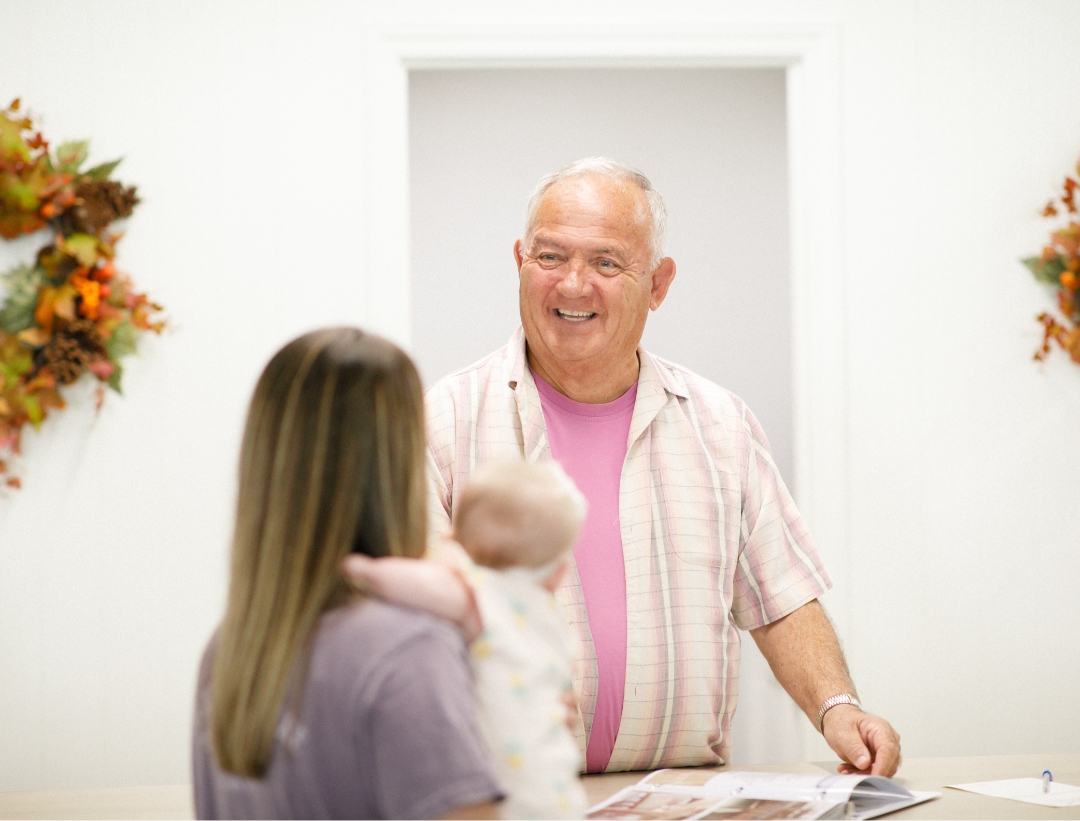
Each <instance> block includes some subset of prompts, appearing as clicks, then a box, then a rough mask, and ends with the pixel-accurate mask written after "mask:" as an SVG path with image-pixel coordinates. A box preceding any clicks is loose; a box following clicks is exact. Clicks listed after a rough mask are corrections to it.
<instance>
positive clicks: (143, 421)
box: [0, 0, 1080, 790]
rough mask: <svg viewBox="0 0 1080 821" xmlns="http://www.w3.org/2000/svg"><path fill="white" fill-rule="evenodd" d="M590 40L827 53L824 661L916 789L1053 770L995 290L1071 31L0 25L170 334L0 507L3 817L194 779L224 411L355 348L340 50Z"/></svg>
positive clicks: (1056, 599) (1018, 246)
mask: <svg viewBox="0 0 1080 821" xmlns="http://www.w3.org/2000/svg"><path fill="white" fill-rule="evenodd" d="M613 20H618V21H619V25H620V26H631V27H632V26H641V27H646V28H648V29H650V30H655V31H657V32H658V33H663V32H665V31H668V30H672V29H679V28H680V27H681V28H683V29H687V30H691V31H694V30H705V29H707V28H708V27H711V26H718V27H724V26H732V25H734V26H745V27H750V28H762V27H767V26H770V25H773V24H781V25H784V26H788V27H798V26H799V25H801V24H803V23H806V22H811V23H818V22H825V23H830V24H836V25H837V26H839V28H840V31H841V42H842V52H841V57H840V59H841V64H842V65H841V70H842V76H843V78H844V79H843V88H842V90H841V91H842V105H843V122H842V128H843V150H844V154H843V186H844V214H845V215H844V237H845V239H844V268H845V277H846V280H847V290H846V306H845V310H846V321H845V332H846V335H847V339H848V359H847V362H846V363H845V367H846V370H847V373H848V385H849V412H848V417H849V424H850V438H849V455H848V458H849V462H850V476H851V487H850V489H849V492H848V496H849V499H850V505H851V507H850V512H849V519H848V527H849V532H850V541H851V545H852V547H851V567H850V568H848V569H847V571H848V573H849V576H850V578H851V579H852V584H851V585H850V589H848V590H846V591H837V595H844V596H849V597H850V603H851V604H850V610H851V613H852V618H851V619H850V625H849V626H848V627H846V628H845V631H844V635H843V639H844V641H845V644H846V647H847V651H848V657H849V660H850V662H851V666H852V668H853V671H854V673H855V676H856V681H857V682H858V684H859V688H860V692H861V695H862V696H863V698H864V701H865V702H866V704H867V706H868V707H869V708H871V709H873V710H876V711H878V712H880V713H882V714H884V715H886V716H888V717H889V718H890V719H891V720H892V721H893V722H894V723H895V724H896V726H897V728H898V729H899V730H900V732H901V734H902V736H903V741H904V753H905V756H907V757H909V758H911V757H919V756H933V755H981V754H1005V753H1036V752H1077V751H1080V712H1078V711H1077V709H1076V682H1077V681H1080V630H1077V629H1076V627H1077V625H1078V624H1080V597H1078V596H1077V595H1076V582H1077V579H1078V578H1080V550H1078V549H1077V548H1078V546H1080V519H1078V518H1077V517H1076V515H1075V510H1076V502H1075V495H1076V494H1075V488H1076V483H1077V478H1078V474H1077V454H1078V453H1080V426H1077V424H1076V419H1077V418H1078V416H1080V372H1078V370H1077V367H1076V366H1075V365H1073V364H1071V363H1069V362H1067V361H1065V360H1064V359H1063V358H1062V357H1061V356H1060V355H1059V354H1055V356H1054V357H1053V358H1052V359H1051V361H1050V362H1049V363H1047V365H1045V366H1037V365H1036V364H1034V363H1033V362H1032V361H1031V354H1032V352H1033V351H1034V349H1035V346H1036V344H1037V342H1038V338H1039V328H1038V326H1037V325H1036V323H1035V321H1034V316H1035V315H1036V314H1037V313H1039V312H1040V311H1042V310H1046V309H1048V308H1050V307H1051V306H1052V299H1051V297H1050V295H1048V294H1047V293H1046V292H1045V291H1044V290H1043V288H1042V287H1041V286H1038V285H1037V284H1035V283H1034V282H1032V281H1031V278H1030V275H1029V274H1028V273H1027V272H1026V270H1025V269H1023V268H1022V267H1021V266H1020V265H1019V263H1018V262H1017V259H1018V258H1019V257H1021V256H1026V255H1030V254H1032V253H1036V252H1037V250H1038V249H1039V248H1040V247H1041V245H1042V243H1043V241H1044V239H1045V236H1046V231H1047V227H1048V226H1047V225H1046V224H1045V223H1044V222H1043V221H1042V220H1040V218H1039V217H1038V211H1039V209H1040V208H1041V206H1042V204H1043V203H1044V202H1045V201H1046V200H1047V199H1048V198H1049V197H1050V196H1051V195H1052V194H1053V192H1054V190H1055V189H1056V188H1057V186H1058V184H1059V183H1060V180H1061V177H1062V175H1063V174H1064V173H1066V172H1068V171H1070V170H1071V169H1072V168H1073V164H1074V162H1075V160H1076V156H1077V153H1078V152H1080V109H1077V108H1076V107H1075V106H1072V105H1070V104H1069V101H1070V100H1071V99H1073V97H1074V96H1075V89H1076V88H1077V87H1078V86H1080V64H1078V63H1077V61H1076V60H1075V56H1074V55H1075V43H1076V42H1077V40H1078V39H1080V5H1077V4H1076V3H1075V2H1071V0H1043V2H1040V3H1030V2H1027V0H993V2H988V0H942V2H935V3H921V2H916V1H915V0H881V2H875V3H864V2H859V0H804V1H800V2H795V0H791V1H790V2H788V0H762V1H761V2H758V3H753V4H749V3H741V2H711V1H708V2H707V1H706V0H673V2H670V3H665V4H662V5H657V4H655V3H647V2H638V1H637V0H620V2H618V3H616V2H614V1H613V0H595V2H590V3H581V2H562V0H555V2H552V3H549V4H546V5H545V7H544V8H543V10H542V12H541V11H539V10H537V11H535V12H534V11H532V10H531V9H530V8H528V7H524V6H519V5H516V4H505V3H497V2H491V1H489V0H484V1H483V2H482V1H481V0H459V1H458V2H454V3H445V2H438V3H436V2H417V0H399V2H395V3H382V2H346V0H341V2H336V1H335V0H327V2H322V3H318V4H308V3H299V2H293V1H292V0H280V2H272V3H263V2H242V0H236V2H231V3H228V4H221V3H210V2H195V1H194V0H191V1H190V2H183V3H180V2H159V3H136V2H130V1H129V0H94V2H91V1H90V0H66V1H65V2H60V1H59V0H8V2H7V3H5V6H4V25H3V26H2V27H0V99H2V100H3V101H4V102H5V103H6V101H7V100H8V99H10V98H12V97H15V96H17V95H21V96H22V97H23V98H24V100H25V101H26V103H27V105H28V106H30V107H31V108H32V109H34V110H37V111H39V112H42V113H43V114H45V115H46V120H45V125H46V128H47V133H48V134H50V135H53V136H54V138H56V139H64V138H67V137H76V138H77V137H82V136H90V137H93V138H94V146H93V149H94V153H93V157H94V158H100V159H108V158H112V157H115V156H118V155H121V154H122V155H124V156H125V158H126V159H125V161H124V165H122V166H121V169H120V176H121V178H122V179H124V180H127V181H131V182H134V183H137V184H138V185H139V190H140V194H141V195H142V196H143V198H144V202H143V205H142V206H140V209H139V211H138V212H137V213H136V216H135V217H134V218H133V219H132V220H131V221H130V223H129V231H128V234H127V236H126V237H125V238H124V240H123V241H122V242H121V244H120V262H121V265H122V267H124V268H126V269H128V270H130V271H131V272H132V273H133V274H134V276H135V278H136V281H137V282H138V283H139V284H140V285H141V286H143V287H144V288H146V289H147V290H148V291H149V292H150V293H151V294H152V295H154V296H155V298H157V299H159V300H160V301H161V302H163V303H164V304H165V305H166V306H167V307H168V309H169V313H170V316H171V317H172V320H173V328H174V330H173V331H172V332H170V333H169V334H168V335H166V336H165V337H163V338H161V339H152V340H147V341H146V343H145V344H144V345H143V347H142V352H141V354H140V356H139V357H138V358H137V359H134V360H132V361H131V364H130V367H129V368H128V370H127V372H126V374H125V380H126V382H125V395H124V396H123V397H116V396H110V397H109V398H108V399H107V401H106V404H105V407H104V408H103V409H102V411H101V412H100V414H98V415H96V416H95V415H94V413H93V411H92V408H91V407H90V403H89V397H87V396H86V395H79V391H81V390H83V388H82V387H81V386H79V387H77V388H76V390H75V391H74V392H73V393H72V394H71V397H72V399H71V407H69V409H68V410H67V411H65V412H64V413H63V414H60V415H58V416H57V417H56V418H55V419H52V420H50V421H49V423H48V424H47V425H46V426H45V427H43V429H42V432H41V434H40V435H30V436H28V437H27V439H26V447H25V455H24V459H23V471H24V480H25V487H24V489H23V490H22V491H21V492H19V493H17V494H9V495H7V496H6V497H4V498H2V499H0V704H2V705H3V708H2V709H0V738H3V739H4V743H3V744H2V745H0V789H9V790H10V789H38V788H60V787H83V786H109V785H122V784H154V783H159V784H160V783H181V782H184V781H186V780H187V779H188V761H187V756H188V753H187V745H188V724H189V721H190V704H191V698H192V692H191V689H192V684H193V681H194V670H195V664H196V661H197V658H198V654H199V652H200V651H201V648H202V646H203V644H204V642H205V640H206V638H207V636H208V635H209V633H210V631H211V630H212V628H213V625H214V624H215V623H216V620H217V619H218V617H219V615H220V612H221V604H222V600H223V594H224V580H225V551H226V545H227V542H228V537H229V536H228V530H229V519H230V515H231V513H230V509H231V505H232V498H233V493H234V464H235V459H236V453H237V449H238V445H239V432H240V428H241V425H242V420H243V415H244V410H245V405H246V402H247V399H248V394H249V391H250V389H251V387H252V386H253V384H254V381H255V379H256V377H257V375H258V371H259V368H260V367H261V366H262V364H263V363H264V362H265V361H266V359H267V357H269V355H270V354H271V353H272V352H273V351H274V350H275V349H276V348H277V347H278V346H279V345H280V344H282V343H283V342H285V341H286V340H287V339H289V338H291V337H292V336H293V335H295V334H296V333H298V332H300V331H302V330H304V329H307V328H311V327H314V326H317V325H324V324H329V323H339V322H359V323H374V322H377V321H378V316H379V310H380V306H379V305H378V304H375V303H372V302H371V301H369V299H368V297H367V294H368V293H369V288H370V286H371V284H372V282H373V281H375V280H376V277H377V276H378V272H377V271H371V270H368V268H367V267H365V262H364V260H365V258H366V257H365V255H366V253H367V250H368V248H369V241H370V238H369V237H367V236H366V235H365V230H364V225H365V213H364V210H363V206H362V204H361V203H362V202H363V200H364V198H363V197H361V196H359V195H358V194H360V193H363V191H364V188H363V186H364V178H363V173H362V169H361V168H360V167H359V165H358V163H359V160H358V156H357V155H358V150H357V146H358V140H359V139H360V138H359V136H358V135H360V134H361V132H362V126H363V116H364V115H363V112H364V100H365V95H366V94H367V91H366V87H365V84H364V83H365V80H364V78H365V73H364V72H365V63H364V53H365V51H364V49H365V48H366V47H367V46H366V37H367V35H368V34H369V33H370V32H371V31H372V30H373V29H374V27H376V26H382V27H387V28H396V29H402V28H408V27H410V26H426V27H430V29H431V30H435V31H443V32H452V31H453V30H454V29H455V27H460V26H469V25H471V26H474V27H478V28H483V29H484V30H485V31H492V30H497V29H498V27H500V26H508V27H511V28H514V29H515V30H516V31H529V30H534V29H535V30H536V31H545V32H550V31H564V32H567V36H571V35H573V34H574V33H575V32H578V31H588V32H590V33H593V34H612V33H613V32H615V30H614V29H613V28H612V21H613ZM518 213H520V212H518ZM36 242H37V240H33V241H31V243H29V244H23V245H17V246H15V247H11V246H9V244H8V243H3V248H2V249H0V252H2V253H3V254H4V255H5V256H4V257H3V258H2V259H0V263H3V265H4V267H6V265H7V263H8V262H10V261H13V260H14V259H15V258H25V255H27V254H32V253H33V250H34V248H36V247H37V246H36V244H35V243H36ZM500 253H504V252H500ZM20 255H23V256H21V257H20ZM83 393H84V394H85V393H86V391H83ZM901 774H902V772H901Z"/></svg>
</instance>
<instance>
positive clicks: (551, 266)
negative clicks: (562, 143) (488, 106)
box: [427, 158, 900, 775]
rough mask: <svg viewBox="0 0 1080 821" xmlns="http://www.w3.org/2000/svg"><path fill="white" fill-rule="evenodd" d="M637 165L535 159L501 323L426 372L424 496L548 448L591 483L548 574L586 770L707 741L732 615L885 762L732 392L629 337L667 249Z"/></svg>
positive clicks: (717, 720) (451, 497) (895, 761)
mask: <svg viewBox="0 0 1080 821" xmlns="http://www.w3.org/2000/svg"><path fill="white" fill-rule="evenodd" d="M664 223H665V214H664V206H663V202H662V200H661V199H660V196H659V195H658V194H657V192H656V191H654V190H653V188H652V186H651V185H650V183H649V181H648V180H647V179H646V178H645V177H644V176H643V175H641V174H640V173H638V172H636V171H634V170H633V169H630V168H628V167H626V166H623V165H621V164H619V163H616V162H613V161H611V160H606V159H599V158H593V159H586V160H581V161H579V162H576V163H573V164H572V165H570V166H567V167H566V168H564V169H563V170H562V171H559V172H557V173H555V174H552V175H549V176H547V177H545V178H544V179H543V180H541V182H540V184H539V186H538V187H537V189H536V191H535V192H534V193H533V195H532V198H531V199H530V201H529V209H528V221H527V225H526V229H525V235H524V236H523V237H522V238H521V239H520V240H518V241H517V243H516V244H515V245H514V256H515V258H516V259H517V267H518V276H519V280H520V290H519V298H520V310H521V325H522V327H521V329H519V331H518V332H517V333H515V335H514V336H513V337H512V338H511V340H510V342H509V344H508V345H506V347H504V348H502V349H500V350H498V351H496V352H495V353H493V354H492V355H491V356H489V357H487V358H486V359H484V360H482V361H480V362H478V363H477V364H475V365H473V366H471V367H469V368H466V369H465V370H462V371H459V372H457V373H455V374H452V375H450V376H448V377H446V378H444V379H443V380H441V381H440V382H438V383H436V384H435V385H434V386H433V387H432V388H431V389H430V390H429V392H428V397H427V402H428V444H429V449H430V457H431V460H432V466H431V472H432V474H433V481H434V484H435V496H436V497H437V499H436V500H435V501H434V503H433V515H434V516H435V517H436V519H441V520H442V523H443V524H447V525H448V523H449V517H451V516H452V513H453V510H454V505H455V502H456V500H457V498H458V496H459V494H460V493H461V490H462V488H463V487H464V485H465V483H466V481H467V480H468V478H469V475H470V473H471V472H472V471H473V470H474V469H475V468H476V466H477V465H480V464H482V463H484V462H487V461H489V460H492V459H498V458H507V457H513V456H517V457H519V458H520V457H522V456H523V457H524V458H525V459H528V460H537V459H550V458H554V459H555V460H557V461H558V462H560V463H561V464H562V465H563V467H564V468H565V469H566V471H567V473H569V474H570V476H571V477H572V478H573V479H574V481H575V482H576V483H577V484H578V486H579V487H580V488H581V490H582V491H583V492H584V493H585V495H586V497H587V498H588V500H589V513H588V518H587V521H586V524H585V526H584V528H583V531H582V535H581V537H580V539H579V543H578V545H577V547H576V548H575V551H574V564H573V568H572V570H571V572H570V573H568V574H567V579H566V581H564V583H563V585H562V587H561V588H560V590H559V597H560V601H561V602H562V604H563V605H564V607H565V610H566V613H567V616H568V618H569V619H570V622H571V624H572V626H573V627H574V628H575V630H576V632H577V634H578V636H579V637H580V639H581V642H582V645H583V647H584V649H585V659H584V661H585V664H584V674H583V680H582V682H581V685H582V687H581V715H582V720H583V721H582V727H581V728H580V734H581V736H582V737H581V739H580V740H581V743H582V745H583V747H584V749H585V757H586V766H587V769H588V771H589V772H603V771H609V772H610V771H617V770H639V769H652V768H655V767H666V766H680V765H695V764H709V763H719V762H720V761H721V760H722V759H724V758H726V757H727V754H728V748H729V744H730V742H729V740H728V734H729V733H728V731H729V727H730V724H731V718H732V715H733V714H734V711H735V702H736V700H737V695H738V672H739V635H738V629H739V628H742V629H745V630H749V631H750V634H751V635H752V636H753V637H754V640H755V641H756V642H757V644H758V647H760V648H761V651H762V653H763V654H764V655H765V657H766V659H768V661H769V664H770V666H771V668H772V670H773V673H774V674H775V675H776V677H777V679H778V680H779V681H780V683H781V684H782V685H783V686H784V687H785V689H786V690H787V692H788V693H790V694H791V696H792V698H793V699H794V700H795V701H796V702H797V703H798V704H799V706H800V707H801V708H802V710H803V711H804V712H805V713H806V715H807V716H808V717H809V718H810V720H811V721H812V722H813V723H814V726H815V727H817V728H818V729H819V730H821V731H822V732H823V733H824V736H825V739H826V740H827V741H828V743H829V745H830V746H831V747H832V749H833V750H835V751H836V753H837V754H838V755H839V756H840V758H841V759H842V760H843V762H844V763H843V764H842V765H841V767H840V770H841V771H842V772H873V773H875V774H884V775H892V774H893V773H894V772H895V771H896V769H897V767H898V765H899V761H900V747H899V737H898V736H897V734H896V733H895V731H894V730H893V728H892V727H891V726H890V725H889V723H888V722H887V721H885V720H884V719H881V718H878V717H876V716H872V715H869V714H867V713H864V712H863V711H862V710H861V709H860V707H859V704H858V701H857V699H856V696H855V687H854V685H853V684H852V682H851V679H850V677H849V675H848V671H847V666H846V664H845V662H844V658H843V654H842V653H841V650H840V646H839V643H838V641H837V638H836V634H835V632H834V631H833V628H832V625H831V624H830V622H829V620H828V617H827V616H826V615H825V613H824V611H823V610H822V608H821V605H820V604H819V603H818V601H817V597H818V596H819V595H821V594H822V593H823V592H825V591H826V590H827V589H828V588H829V587H830V585H831V582H830V580H829V577H828V575H827V573H826V572H825V569H824V568H823V566H822V564H821V560H820V559H819V557H818V554H817V550H816V548H815V547H814V544H813V541H812V540H811V538H810V535H809V533H808V532H807V529H806V527H805V525H804V524H803V521H802V519H801V518H800V516H799V513H798V511H797V510H796V508H795V504H794V502H793V501H792V499H791V497H790V495H789V493H788V491H787V489H786V487H785V486H784V483H783V481H782V480H781V478H780V476H779V474H778V473H777V470H776V465H775V464H774V463H773V460H772V457H771V456H770V453H769V449H768V444H767V441H766V439H765V434H764V433H763V432H762V430H761V427H760V426H759V425H758V423H757V420H756V419H755V418H754V416H753V415H752V414H751V413H750V410H749V409H748V408H747V407H746V405H745V404H743V402H742V401H741V400H739V399H738V398H737V397H735V396H733V395H732V394H730V393H728V392H727V391H725V390H723V389H722V388H720V387H718V386H716V385H714V384H712V383H710V382H708V381H706V380H705V379H702V378H701V377H700V376H697V375H696V374H693V373H691V372H690V371H688V370H686V369H685V368H681V367H679V366H677V365H674V364H672V363H670V362H665V361H664V360H661V359H658V358H657V357H654V356H652V355H651V354H649V353H648V352H646V351H644V350H642V349H641V348H640V347H639V342H640V341H641V335H642V332H643V330H644V328H645V320H646V318H647V316H648V314H649V311H650V310H653V311H655V310H656V309H657V308H659V307H660V305H661V304H662V303H663V301H664V297H665V295H666V294H667V291H668V288H669V287H670V286H671V283H672V280H673V279H674V278H675V263H674V262H673V261H672V260H671V259H670V258H668V257H664V256H663V254H662V242H663V234H664Z"/></svg>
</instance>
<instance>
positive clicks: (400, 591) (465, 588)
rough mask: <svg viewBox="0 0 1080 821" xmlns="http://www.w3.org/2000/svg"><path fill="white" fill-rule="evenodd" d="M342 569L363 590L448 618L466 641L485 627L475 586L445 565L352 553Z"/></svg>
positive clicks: (387, 599) (474, 636) (420, 560)
mask: <svg viewBox="0 0 1080 821" xmlns="http://www.w3.org/2000/svg"><path fill="white" fill-rule="evenodd" d="M342 568H343V570H344V572H345V577H346V578H347V579H348V580H349V581H350V582H352V583H353V584H354V585H355V586H356V587H357V589H359V590H360V591H361V592H364V593H369V594H371V595H373V596H376V597H378V598H380V599H383V600H384V601H388V602H392V603H394V604H403V605H405V606H406V607H412V608H413V609H415V610H423V611H424V612H427V613H431V614H432V615H435V616H438V617H439V618H441V619H445V620H446V621H448V622H450V623H451V624H453V625H455V626H456V627H457V628H458V629H459V630H461V632H462V634H464V636H465V640H466V641H472V640H473V639H475V638H476V637H477V636H479V635H480V633H481V632H482V631H483V629H484V625H483V622H482V621H481V619H480V610H479V608H478V607H477V605H476V599H475V598H474V597H473V593H472V589H471V588H470V587H469V585H468V584H466V583H465V580H464V579H463V578H462V577H461V576H460V575H458V573H457V572H455V571H454V570H452V569H450V568H449V567H446V566H445V565H441V564H437V563H435V562H431V561H427V560H425V559H403V558H398V557H396V556H385V557H383V558H380V559H373V558H371V557H370V556H365V555H363V554H362V553H352V554H350V555H349V556H347V557H346V558H345V561H344V563H343V565H342Z"/></svg>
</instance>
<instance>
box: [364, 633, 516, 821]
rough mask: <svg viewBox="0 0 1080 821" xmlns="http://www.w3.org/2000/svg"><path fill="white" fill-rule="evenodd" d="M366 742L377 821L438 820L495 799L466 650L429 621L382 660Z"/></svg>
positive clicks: (454, 635) (454, 636)
mask: <svg viewBox="0 0 1080 821" xmlns="http://www.w3.org/2000/svg"><path fill="white" fill-rule="evenodd" d="M383 663H384V665H385V666H386V669H385V671H384V675H383V677H382V679H381V681H380V683H379V686H378V687H377V688H376V689H375V691H374V699H373V701H372V702H371V703H370V704H368V705H367V706H366V707H365V708H364V709H365V712H367V714H368V715H369V716H370V723H369V724H368V726H369V727H370V728H371V736H370V737H369V738H368V739H367V743H370V744H371V745H372V749H373V750H375V751H376V755H375V770H376V772H375V773H374V778H373V779H372V781H373V783H374V784H375V785H376V802H377V806H378V808H379V814H380V817H382V818H436V817H438V816H441V815H444V814H446V813H448V812H450V811H451V810H454V809H456V808H458V807H462V806H467V805H469V804H478V803H483V802H487V801H494V800H499V799H501V798H502V793H501V791H500V789H499V786H498V784H497V783H496V781H495V777H494V775H493V770H492V767H491V763H490V761H489V756H488V752H487V748H486V747H485V745H484V742H483V740H482V738H481V736H480V732H479V730H478V727H477V723H476V701H475V697H474V694H473V683H472V674H471V671H470V669H469V665H468V659H467V656H466V651H465V644H464V642H463V641H462V639H461V637H460V636H459V635H457V633H456V632H455V631H454V630H453V629H452V628H450V627H449V626H446V625H442V624H436V623H434V622H433V625H432V628H431V629H429V630H425V631H424V632H422V633H420V634H418V635H417V636H415V637H414V638H413V639H411V640H410V641H409V642H408V643H407V644H405V645H403V646H402V647H400V648H399V649H397V651H396V652H395V653H394V654H393V656H392V657H388V658H386V660H385V662H383Z"/></svg>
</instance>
